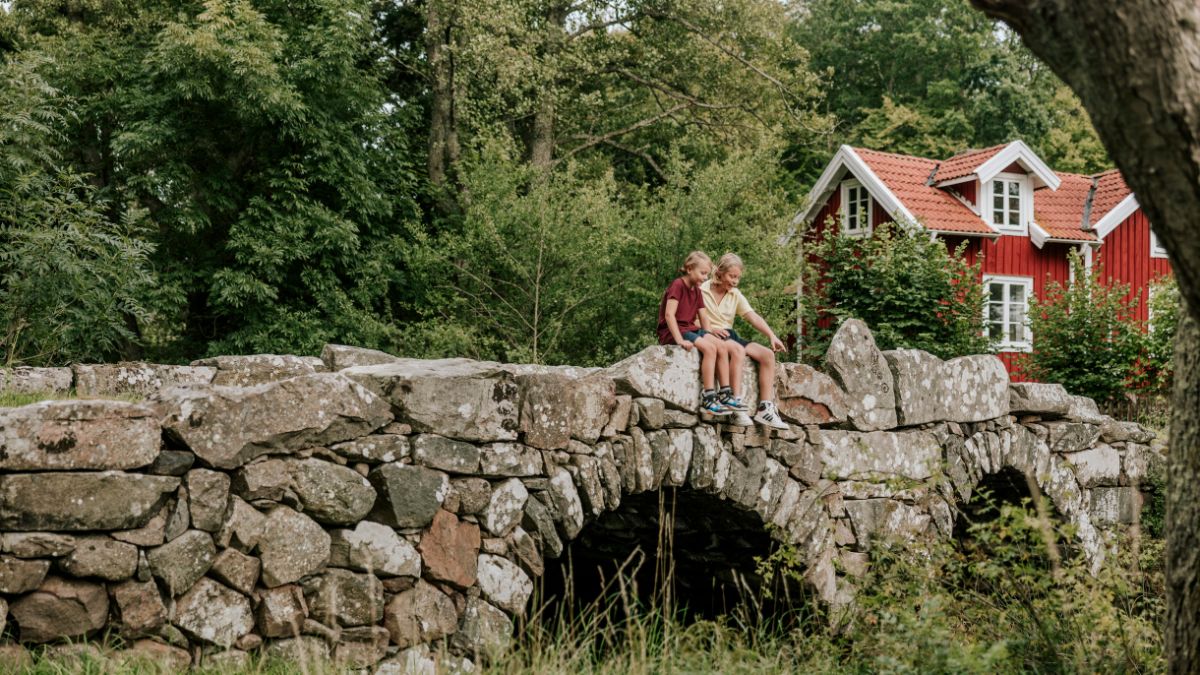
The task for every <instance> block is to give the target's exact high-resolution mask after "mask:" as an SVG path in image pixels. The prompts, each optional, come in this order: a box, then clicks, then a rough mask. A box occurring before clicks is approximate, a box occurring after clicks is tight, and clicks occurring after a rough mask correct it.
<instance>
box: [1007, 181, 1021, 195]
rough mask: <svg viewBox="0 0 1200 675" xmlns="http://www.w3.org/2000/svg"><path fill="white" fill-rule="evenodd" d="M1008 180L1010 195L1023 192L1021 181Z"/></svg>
mask: <svg viewBox="0 0 1200 675" xmlns="http://www.w3.org/2000/svg"><path fill="white" fill-rule="evenodd" d="M1007 182H1008V194H1010V195H1019V194H1021V184H1020V183H1018V182H1017V181H1015V180H1010V181H1007Z"/></svg>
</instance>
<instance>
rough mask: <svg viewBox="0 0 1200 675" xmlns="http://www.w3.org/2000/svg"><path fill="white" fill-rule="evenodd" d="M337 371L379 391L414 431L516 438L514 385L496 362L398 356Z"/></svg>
mask: <svg viewBox="0 0 1200 675" xmlns="http://www.w3.org/2000/svg"><path fill="white" fill-rule="evenodd" d="M341 372H342V373H343V374H344V375H346V376H347V377H350V378H352V379H354V380H355V381H356V382H359V383H360V384H362V385H363V386H365V387H367V388H369V389H371V390H372V391H374V392H375V393H377V394H379V395H380V396H381V397H383V398H384V399H385V400H386V401H388V402H389V403H390V404H391V405H392V406H393V407H394V408H395V409H397V410H399V411H400V413H399V419H400V420H401V421H403V422H407V423H408V424H410V425H412V428H413V430H415V431H419V432H425V433H432V434H438V435H440V436H445V437H447V438H454V439H458V440H463V441H483V442H487V441H512V440H516V438H517V431H518V403H519V402H518V394H517V385H516V382H515V381H514V379H513V376H512V374H511V373H509V372H508V371H507V370H505V368H504V367H503V366H501V365H500V364H498V363H492V362H487V361H470V360H467V359H439V360H431V361H427V360H422V359H400V360H397V361H394V362H392V363H386V364H381V365H375V366H356V367H354V368H348V369H346V370H343V371H341Z"/></svg>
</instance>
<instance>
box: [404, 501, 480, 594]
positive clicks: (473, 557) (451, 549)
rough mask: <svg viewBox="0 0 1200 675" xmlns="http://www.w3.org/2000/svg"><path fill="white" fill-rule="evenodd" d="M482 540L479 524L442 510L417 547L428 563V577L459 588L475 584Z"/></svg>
mask: <svg viewBox="0 0 1200 675" xmlns="http://www.w3.org/2000/svg"><path fill="white" fill-rule="evenodd" d="M481 543H482V539H481V537H480V535H479V526H478V525H476V524H474V523H468V522H461V521H459V519H458V518H456V517H455V516H454V514H453V513H450V512H449V511H444V510H439V511H438V512H437V513H436V514H434V516H433V524H432V525H430V527H429V529H428V530H426V531H425V533H424V534H423V535H422V536H421V543H420V545H418V546H417V550H418V551H420V552H421V559H422V560H424V562H425V576H426V577H428V578H430V579H438V580H441V581H446V582H449V583H451V584H453V585H455V586H458V587H459V588H467V587H469V586H471V585H472V584H474V583H475V576H476V573H477V571H478V566H479V560H478V556H479V546H480V544H481Z"/></svg>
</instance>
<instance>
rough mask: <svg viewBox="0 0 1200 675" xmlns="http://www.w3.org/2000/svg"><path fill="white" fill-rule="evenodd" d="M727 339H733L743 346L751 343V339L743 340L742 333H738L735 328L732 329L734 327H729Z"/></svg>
mask: <svg viewBox="0 0 1200 675" xmlns="http://www.w3.org/2000/svg"><path fill="white" fill-rule="evenodd" d="M725 339H726V340H733V341H734V342H736V343H738V344H739V345H741V346H743V347H745V346H746V345H748V344H750V341H749V340H743V339H742V336H741V335H738V334H737V331H736V330H734V329H732V328H730V329H729V337H727V338H725Z"/></svg>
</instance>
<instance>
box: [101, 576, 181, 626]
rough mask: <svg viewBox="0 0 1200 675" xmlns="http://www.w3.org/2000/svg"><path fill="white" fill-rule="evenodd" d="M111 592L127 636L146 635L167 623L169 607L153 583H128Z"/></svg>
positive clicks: (115, 587) (114, 588) (113, 588)
mask: <svg viewBox="0 0 1200 675" xmlns="http://www.w3.org/2000/svg"><path fill="white" fill-rule="evenodd" d="M109 591H110V593H111V595H112V601H113V604H114V605H116V610H117V620H118V621H120V623H121V632H122V633H124V634H125V635H145V634H148V633H151V632H153V631H156V630H158V629H159V628H160V627H162V625H163V624H164V623H166V622H167V607H166V605H164V604H163V601H162V596H161V595H159V594H158V587H157V586H155V585H154V582H153V581H126V582H125V583H121V584H117V585H115V586H112V587H111V588H110V589H109Z"/></svg>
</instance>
